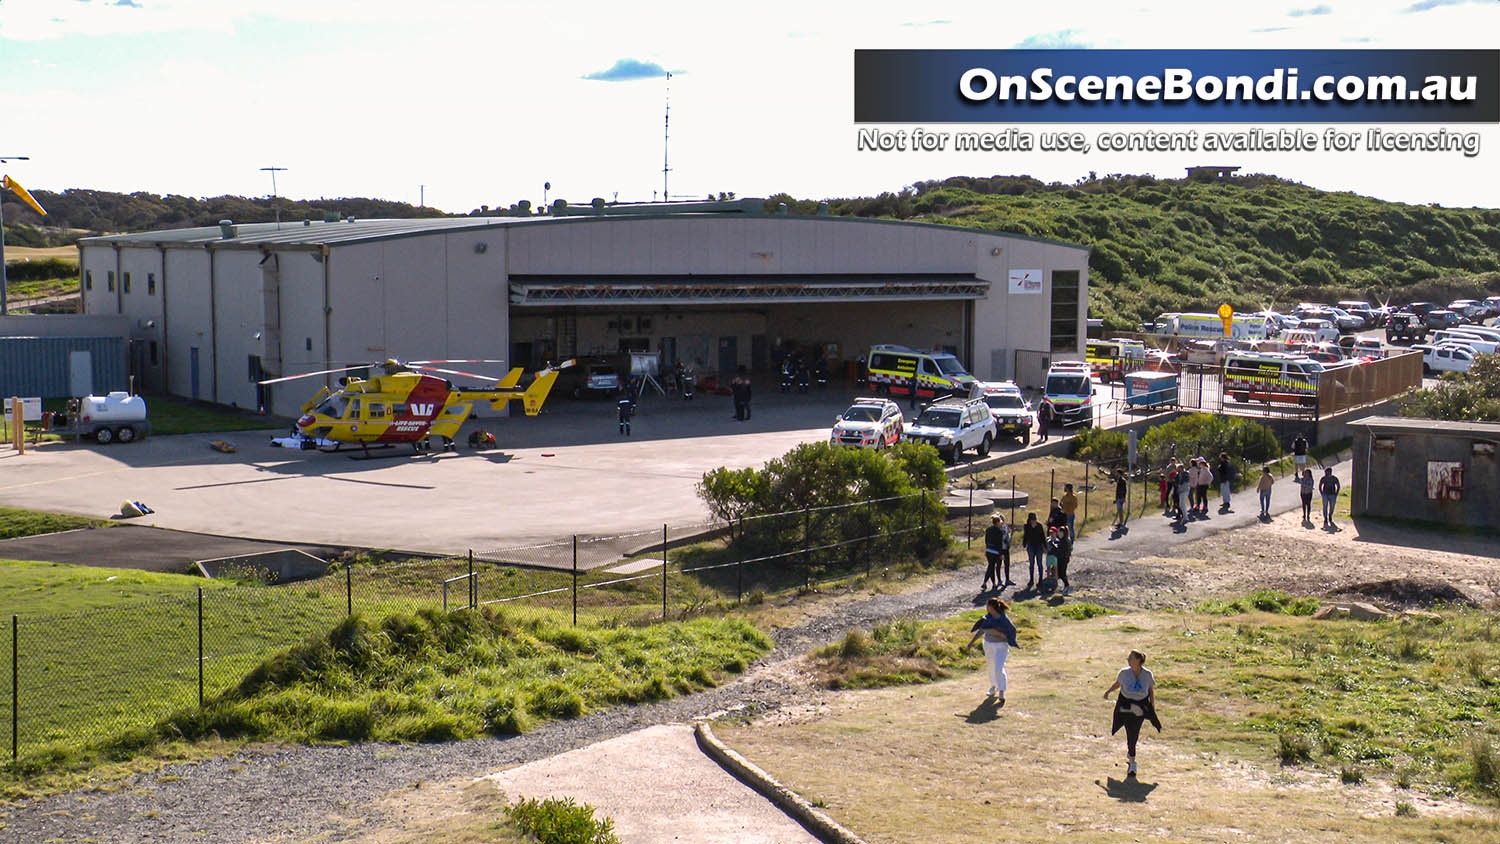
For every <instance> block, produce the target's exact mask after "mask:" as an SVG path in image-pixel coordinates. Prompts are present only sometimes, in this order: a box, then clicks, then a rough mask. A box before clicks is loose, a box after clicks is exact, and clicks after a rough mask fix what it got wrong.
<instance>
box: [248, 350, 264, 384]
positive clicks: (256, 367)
mask: <svg viewBox="0 0 1500 844" xmlns="http://www.w3.org/2000/svg"><path fill="white" fill-rule="evenodd" d="M263 377H265V376H263V375H261V370H260V355H251V356H250V380H251V381H259V380H261V378H263Z"/></svg>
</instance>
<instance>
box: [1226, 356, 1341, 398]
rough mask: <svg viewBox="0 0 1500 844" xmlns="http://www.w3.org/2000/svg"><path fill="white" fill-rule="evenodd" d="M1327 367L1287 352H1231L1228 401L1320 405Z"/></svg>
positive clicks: (1228, 364) (1227, 372) (1227, 387)
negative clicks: (1322, 379) (1320, 393)
mask: <svg viewBox="0 0 1500 844" xmlns="http://www.w3.org/2000/svg"><path fill="white" fill-rule="evenodd" d="M1323 369H1324V366H1323V364H1321V363H1319V362H1318V361H1315V360H1313V359H1312V358H1310V357H1307V356H1305V355H1297V354H1288V353H1285V352H1230V353H1229V354H1227V355H1225V356H1224V398H1226V399H1233V400H1234V401H1237V402H1249V401H1263V402H1267V403H1272V402H1280V403H1283V404H1317V402H1318V380H1319V379H1320V378H1321V377H1322V375H1323Z"/></svg>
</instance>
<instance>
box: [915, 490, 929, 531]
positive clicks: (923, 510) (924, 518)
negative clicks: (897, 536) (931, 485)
mask: <svg viewBox="0 0 1500 844" xmlns="http://www.w3.org/2000/svg"><path fill="white" fill-rule="evenodd" d="M918 513H920V515H921V519H922V522H921V524H922V528H921V531H920V532H919V533H918V534H917V541H918V542H925V541H926V540H925V537H926V536H927V490H925V489H924V490H922V504H921V505H920V507H919V508H918Z"/></svg>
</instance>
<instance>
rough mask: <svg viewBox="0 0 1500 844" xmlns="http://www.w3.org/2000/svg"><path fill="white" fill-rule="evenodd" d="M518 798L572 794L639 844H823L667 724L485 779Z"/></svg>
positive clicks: (686, 732)
mask: <svg viewBox="0 0 1500 844" xmlns="http://www.w3.org/2000/svg"><path fill="white" fill-rule="evenodd" d="M482 780H485V781H488V782H491V783H493V784H494V785H495V787H496V788H498V789H500V790H501V791H503V792H505V794H506V796H507V797H508V798H510V799H511V800H513V801H514V800H521V799H525V798H537V799H545V798H548V797H558V798H562V797H571V798H573V799H574V800H578V801H580V802H583V803H588V804H589V805H591V806H593V807H594V809H595V810H596V811H597V813H598V814H599V815H602V816H604V817H608V818H612V819H613V820H614V823H615V834H617V835H618V836H619V837H620V840H621V841H628V842H630V843H631V844H667V843H668V842H678V844H816V842H817V839H816V838H814V837H813V836H812V835H810V834H809V833H808V832H807V830H805V829H803V828H802V827H801V826H799V825H798V824H797V823H796V822H795V821H793V820H791V819H790V818H788V817H787V816H786V815H784V814H782V812H781V810H780V809H777V808H776V807H775V806H773V805H771V803H770V802H769V801H767V800H766V799H765V798H764V797H761V796H760V795H759V794H757V793H755V792H754V791H752V790H751V789H750V788H749V787H748V786H746V785H745V784H744V783H741V782H740V781H739V780H737V779H735V778H734V777H732V776H730V775H729V774H728V773H727V772H725V771H724V769H723V768H720V767H719V766H718V765H717V764H715V763H714V762H713V761H712V760H711V759H709V758H708V757H707V756H705V755H704V754H703V752H702V751H701V750H699V749H698V744H697V742H696V741H695V740H694V738H693V728H692V727H689V726H687V725H685V724H663V725H659V726H655V727H647V728H646V729H644V730H637V731H635V732H633V733H626V734H625V735H623V736H619V737H617V738H613V739H609V740H608V741H602V742H599V743H598V744H592V745H589V746H588V747H583V748H579V749H578V750H571V751H568V752H567V753H562V754H559V755H557V756H552V757H549V758H547V759H541V760H538V761H536V762H528V763H526V764H525V765H519V766H517V767H514V768H510V769H508V770H504V771H500V772H499V773H496V774H491V775H489V776H487V777H483V778H482Z"/></svg>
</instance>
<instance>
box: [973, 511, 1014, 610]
mask: <svg viewBox="0 0 1500 844" xmlns="http://www.w3.org/2000/svg"><path fill="white" fill-rule="evenodd" d="M984 557H985V560H986V561H987V564H986V566H985V569H984V582H983V583H982V584H980V587H979V589H980V591H981V592H982V591H984V590H986V589H988V588H989V587H990V585H991V584H993V585H994V587H995V588H996V589H999V590H1001V591H1004V590H1005V587H1007V586H1014V585H1015V583H1014V582H1012V581H1011V579H1010V525H1007V524H1006V523H1005V517H1004V516H991V517H990V526H989V527H988V528H986V529H985V531H984ZM1002 569H1003V570H1004V573H1005V579H1004V580H1001V579H1000V573H1001V570H1002Z"/></svg>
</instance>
